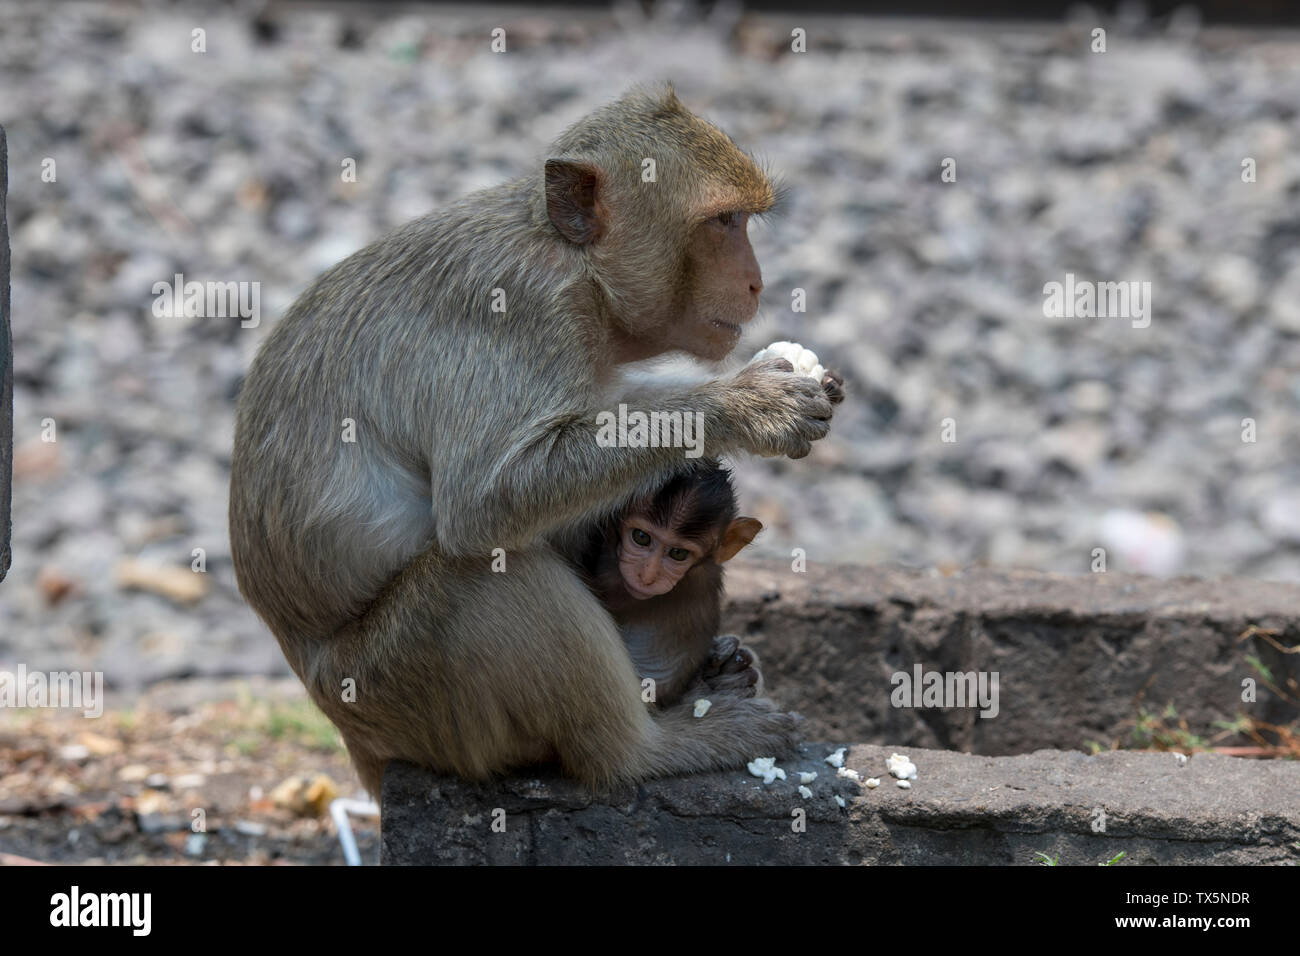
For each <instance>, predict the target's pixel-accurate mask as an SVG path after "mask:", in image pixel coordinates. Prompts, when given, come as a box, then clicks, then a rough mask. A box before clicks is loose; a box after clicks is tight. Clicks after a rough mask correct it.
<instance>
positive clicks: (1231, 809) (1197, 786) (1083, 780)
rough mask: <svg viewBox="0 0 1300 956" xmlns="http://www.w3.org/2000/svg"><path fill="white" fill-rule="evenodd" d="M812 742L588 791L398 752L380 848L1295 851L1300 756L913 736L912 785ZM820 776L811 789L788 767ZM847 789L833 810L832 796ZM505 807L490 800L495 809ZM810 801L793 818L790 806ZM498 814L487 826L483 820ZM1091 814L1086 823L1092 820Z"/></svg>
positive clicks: (867, 752)
mask: <svg viewBox="0 0 1300 956" xmlns="http://www.w3.org/2000/svg"><path fill="white" fill-rule="evenodd" d="M831 749H832V748H831V747H830V746H829V745H821V744H810V745H808V746H807V747H806V748H805V753H804V755H803V756H801V757H799V758H798V759H790V760H787V761H785V762H784V763H782V765H781V766H782V767H783V768H784V769H785V771H786V773H787V775H788V778H787V779H786V780H785V781H780V780H778V781H775V782H773V783H772V784H770V785H764V784H763V783H762V782H761V781H760V780H758V779H757V778H755V777H752V776H750V775H749V774H747V773H745V772H744V771H733V772H727V773H715V774H701V775H698V776H693V777H678V778H671V779H665V780H654V781H650V782H648V783H646V784H644V785H643V786H640V787H637V788H636V789H635V790H630V789H629V790H628V791H626V792H623V793H616V794H611V795H608V796H607V797H604V798H600V799H597V798H593V797H592V796H590V795H588V794H587V793H585V792H584V791H583V790H582V789H581V788H580V787H578V786H577V785H575V784H573V783H572V782H570V781H567V780H564V779H561V778H558V777H555V776H542V777H519V778H511V779H508V780H503V781H501V782H499V783H496V784H493V785H490V786H480V785H474V784H467V783H464V782H463V781H459V780H456V779H454V778H446V777H435V776H433V775H431V774H428V773H426V772H425V771H423V770H420V769H419V768H416V767H412V766H410V765H409V764H394V765H392V766H391V767H390V768H389V772H388V774H387V776H386V777H385V779H384V794H383V807H384V818H383V834H382V843H381V851H380V852H381V860H382V862H383V863H384V864H387V865H400V864H422V865H433V864H518V865H536V864H585V865H592V864H727V863H732V864H763V863H771V864H787V865H788V864H846V863H851V864H861V863H869V864H912V865H918V864H960V865H1013V864H1033V863H1035V862H1036V857H1035V854H1036V853H1038V852H1043V853H1046V854H1048V855H1049V856H1051V857H1059V859H1060V863H1061V864H1062V865H1067V864H1071V865H1092V864H1097V863H1101V862H1104V861H1106V860H1109V859H1111V858H1112V857H1114V856H1115V855H1116V854H1118V853H1121V852H1123V853H1125V854H1126V856H1125V857H1124V859H1123V860H1122V861H1121V862H1122V864H1123V865H1133V864H1152V863H1163V864H1293V865H1294V864H1297V863H1300V763H1295V762H1282V761H1248V760H1240V759H1235V758H1231V757H1220V756H1214V755H1196V756H1193V757H1191V758H1190V759H1188V760H1187V762H1186V763H1181V764H1180V762H1179V761H1178V759H1177V758H1176V757H1175V756H1174V755H1173V754H1150V753H1125V752H1108V753H1103V754H1100V755H1098V756H1095V757H1090V756H1086V755H1084V754H1082V753H1078V752H1071V753H1062V752H1056V751H1043V752H1039V753H1034V754H1025V755H1021V756H1017V757H977V756H970V755H966V754H955V753H948V752H944V751H931V750H915V749H913V750H909V751H907V753H908V755H909V756H910V757H911V758H912V760H913V761H914V762H915V763H916V764H917V766H918V768H919V777H918V779H917V780H916V781H915V782H914V784H913V786H912V789H911V790H900V789H898V787H897V786H895V782H894V781H893V779H892V778H890V777H888V775H887V774H886V772H885V759H886V757H888V756H889V754H890V752H891V748H888V747H875V746H856V747H852V748H851V749H850V750H849V753H848V754H847V757H846V761H845V765H846V766H848V767H851V768H853V769H856V770H859V771H860V772H861V773H862V776H863V778H864V779H865V778H866V777H868V776H873V775H874V776H878V777H880V778H881V786H880V787H879V788H878V789H875V790H867V789H865V788H862V787H860V786H859V785H858V784H856V783H854V782H853V781H851V780H848V779H845V778H842V777H837V776H836V773H835V770H834V769H833V768H831V767H830V766H828V765H827V764H826V763H825V762H824V761H823V759H822V758H823V757H824V756H825V755H826V754H827V753H829V752H830V750H831ZM800 770H812V771H816V772H817V774H818V776H817V779H816V780H815V781H813V783H812V784H811V785H810V789H811V790H812V791H813V796H812V798H811V799H807V800H805V799H803V798H802V797H800V796H799V794H798V792H797V790H796V788H797V786H798V775H797V771H800ZM836 794H838V795H840V796H842V797H843V798H844V800H845V803H846V804H847V806H846V808H844V809H841V808H840V807H839V806H838V805H837V804H836V802H835V800H834V796H835V795H836ZM498 808H499V809H500V810H502V811H504V816H502V815H501V813H499V812H497V813H494V811H496V810H497V809H498ZM800 808H802V809H803V810H804V811H805V812H806V828H805V830H804V832H795V830H794V829H793V826H794V824H795V822H796V817H795V815H794V814H795V811H797V810H798V809H800ZM494 819H501V820H504V824H505V830H504V832H494V831H493V828H492V824H493V820H494ZM1094 828H1097V829H1094Z"/></svg>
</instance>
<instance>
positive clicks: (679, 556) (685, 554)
mask: <svg viewBox="0 0 1300 956" xmlns="http://www.w3.org/2000/svg"><path fill="white" fill-rule="evenodd" d="M690 556H691V553H690V552H689V551H687V550H686V549H685V548H669V549H668V557H670V558H672V559H673V560H674V561H685V560H686V559H688V558H689V557H690Z"/></svg>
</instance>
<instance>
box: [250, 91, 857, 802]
mask: <svg viewBox="0 0 1300 956" xmlns="http://www.w3.org/2000/svg"><path fill="white" fill-rule="evenodd" d="M549 155H550V157H551V158H549V159H547V160H546V162H545V164H544V166H542V167H541V168H539V169H538V170H537V171H536V172H534V173H532V174H531V175H528V176H526V177H524V178H523V179H520V180H516V181H514V182H510V183H506V184H504V185H501V186H497V187H494V188H491V189H487V190H484V191H482V192H478V193H475V194H473V195H471V196H468V197H466V198H465V199H463V200H461V201H459V202H456V203H454V204H452V205H450V206H448V207H447V208H445V209H442V210H441V211H438V212H435V213H431V214H430V215H428V216H425V217H422V218H420V219H417V220H415V221H413V222H411V223H408V224H407V225H405V226H403V227H402V228H400V229H398V230H397V231H396V232H394V233H392V234H391V235H389V236H387V237H385V238H383V239H380V240H378V241H377V242H375V243H373V244H371V245H369V246H367V247H366V248H364V249H362V250H361V251H359V252H357V253H356V254H354V255H352V256H350V257H349V258H347V259H345V260H344V261H343V262H341V263H340V264H338V265H337V266H335V267H334V268H332V269H330V270H329V271H327V272H326V273H325V274H324V275H322V276H321V277H320V278H318V279H317V280H316V282H315V283H314V284H313V285H312V286H311V287H310V288H309V289H308V290H307V291H306V292H304V293H303V295H302V296H301V297H300V298H299V299H298V300H297V302H295V303H294V305H293V306H292V307H291V308H290V309H289V310H288V312H287V313H286V315H285V316H284V318H283V319H282V320H281V321H280V323H279V324H278V326H277V327H276V328H275V330H274V331H273V332H272V333H271V335H270V336H269V337H268V338H267V340H266V342H265V343H264V344H263V346H262V348H261V351H260V353H259V355H258V357H257V359H256V361H255V362H254V363H253V366H252V368H251V370H250V371H249V374H248V377H247V380H246V381H245V384H244V389H243V393H242V394H241V396H240V399H239V409H238V416H237V421H236V429H235V448H234V456H233V460H232V463H231V472H232V473H231V488H230V534H231V546H232V554H233V557H234V561H235V570H236V572H237V575H238V579H239V586H240V590H241V591H242V592H243V594H244V596H245V597H246V598H247V600H248V602H249V603H250V604H251V605H252V606H253V608H254V609H255V610H256V611H257V612H258V613H259V614H260V615H261V616H262V617H263V619H265V621H266V622H267V624H268V625H269V626H270V628H271V630H272V631H274V632H275V635H276V637H277V638H278V640H279V642H280V646H281V648H282V649H283V650H284V653H285V656H286V657H287V658H288V660H289V663H290V664H291V665H292V667H293V668H294V670H295V672H296V673H297V674H298V676H299V677H300V678H301V679H302V681H303V683H304V684H305V685H306V687H307V689H308V691H309V692H310V694H311V696H312V698H313V699H314V700H315V701H316V703H317V704H319V705H320V707H321V709H322V710H324V712H325V713H326V714H327V715H328V716H329V718H330V719H331V720H333V721H334V723H335V724H337V725H338V727H339V730H340V731H341V732H342V735H343V739H344V740H345V742H346V743H347V746H348V750H349V752H350V753H351V755H352V759H353V761H354V763H355V764H356V767H357V770H358V772H359V773H360V775H361V780H362V782H363V783H364V784H365V786H366V787H367V789H369V790H370V791H371V792H372V793H378V792H379V789H380V781H381V779H382V776H383V768H384V765H385V764H386V763H387V761H389V760H390V759H394V758H402V759H405V760H410V761H413V762H415V763H419V764H423V765H425V766H428V767H431V768H434V769H436V770H439V771H445V772H454V773H456V774H459V775H461V776H465V777H470V778H483V777H486V776H488V775H490V774H493V773H496V772H499V771H504V770H506V769H508V768H511V767H516V766H520V765H526V764H531V763H537V762H542V761H549V760H558V761H559V763H560V764H561V766H562V767H563V769H564V770H565V772H567V773H568V774H570V775H572V776H574V777H576V778H578V779H580V780H583V781H585V782H587V783H588V784H590V785H593V786H604V785H609V784H613V783H617V782H625V781H633V780H637V779H642V778H646V777H650V776H655V775H663V774H673V773H680V772H685V771H696V770H707V769H717V768H723V767H732V766H737V767H738V766H742V765H743V764H744V763H745V761H746V760H749V759H751V758H752V757H754V756H755V755H757V754H774V753H778V752H781V751H785V750H787V749H788V748H790V747H791V746H793V744H794V742H795V739H796V735H795V726H796V721H795V718H794V717H793V716H792V715H790V714H785V713H781V712H779V711H778V710H776V708H775V707H774V705H773V704H772V703H771V702H770V701H767V700H764V699H761V698H753V697H746V696H744V695H743V694H739V693H735V694H730V693H717V694H714V695H713V696H712V700H713V709H712V710H710V712H709V715H708V719H707V720H696V719H694V718H693V717H692V716H691V709H690V705H689V703H688V702H683V703H682V704H680V705H678V706H677V707H669V708H664V709H658V708H654V709H652V708H648V707H647V706H646V705H645V704H644V703H642V701H641V696H640V683H639V680H638V678H637V674H636V671H635V669H634V668H633V666H632V661H631V658H630V657H629V655H628V651H627V649H626V647H625V646H624V644H623V641H622V638H621V637H620V635H619V631H618V628H617V627H616V626H615V625H614V622H613V620H612V619H611V617H610V615H609V613H608V612H607V611H606V610H605V609H604V608H603V607H601V604H600V602H599V600H597V598H596V597H595V595H594V594H592V593H591V591H590V590H589V589H588V588H587V586H586V585H585V584H584V582H583V580H582V578H581V576H580V575H579V574H578V573H577V572H576V571H575V569H574V568H573V566H572V565H571V564H570V563H569V561H568V560H567V559H566V558H565V557H564V556H563V555H561V554H560V553H559V552H557V550H556V549H555V547H554V546H553V545H552V543H551V542H552V541H553V540H555V539H556V536H559V535H563V534H565V533H566V529H573V528H587V527H590V525H591V524H592V523H593V522H594V521H595V520H596V518H598V517H599V516H600V515H602V514H609V513H611V512H612V511H614V510H616V509H618V508H619V507H620V505H621V504H623V503H625V502H627V501H629V500H636V499H638V498H641V497H643V496H644V495H646V494H648V493H649V492H652V491H653V490H654V489H656V488H658V487H660V486H661V485H662V484H663V483H664V482H665V481H667V479H668V478H670V477H671V476H672V475H673V474H674V473H675V472H676V471H678V470H680V469H681V468H682V467H683V465H684V464H685V461H684V459H683V453H682V449H680V448H671V447H605V446H604V445H602V444H600V443H598V442H597V441H596V440H595V435H596V415H597V413H598V412H599V411H601V410H609V409H616V408H618V406H619V404H620V403H625V404H626V405H627V407H628V408H629V409H641V410H647V411H656V412H659V413H661V414H662V413H672V412H681V413H695V412H698V413H700V414H702V416H703V421H704V423H705V426H706V435H707V443H708V454H709V455H711V456H720V455H726V454H732V453H736V452H751V453H753V454H758V455H787V456H789V457H791V458H802V457H803V456H805V455H807V454H808V452H809V450H810V448H811V443H812V442H814V441H816V440H817V439H819V438H821V437H823V436H824V435H825V434H826V431H827V429H828V427H829V423H830V418H831V403H830V401H829V400H828V398H827V396H826V394H825V392H824V391H823V388H822V386H821V385H819V384H818V382H816V381H815V380H813V379H810V378H807V377H801V376H798V375H795V374H793V371H792V366H791V364H790V363H789V362H787V361H783V360H780V359H774V360H769V361H761V362H755V363H751V364H750V365H748V366H746V367H744V368H743V369H741V370H740V371H739V372H737V373H735V374H733V375H729V376H726V377H723V378H719V379H716V380H713V381H709V382H706V383H704V384H701V385H695V386H683V385H680V384H676V385H669V384H664V385H640V386H629V385H627V384H626V383H623V382H621V381H620V379H621V375H620V374H619V373H620V369H619V366H620V365H622V364H624V363H628V362H632V361H636V360H639V359H644V358H649V357H652V356H656V355H661V354H664V353H668V352H672V351H681V352H687V353H690V354H692V355H694V356H697V357H699V358H703V359H721V358H722V357H724V356H725V355H727V353H729V352H730V351H731V350H732V348H733V347H734V346H735V344H736V342H737V339H738V338H739V336H740V328H741V326H742V325H743V324H745V323H746V322H748V321H749V320H750V319H751V318H752V317H753V315H754V312H755V310H756V308H757V306H758V294H759V291H760V290H761V289H762V286H763V283H762V279H761V277H760V273H759V267H758V263H757V261H756V260H755V258H754V253H753V251H752V249H751V248H750V245H749V239H748V238H747V236H746V232H745V229H746V223H747V222H748V219H749V217H750V216H751V215H753V214H757V213H762V212H764V211H765V210H767V209H769V208H770V207H771V206H772V204H773V201H774V198H775V197H774V193H773V188H772V186H771V184H770V183H769V182H768V179H767V177H766V176H764V175H763V173H762V172H761V171H760V169H759V168H758V166H757V165H755V163H754V162H753V161H752V160H751V159H750V158H749V157H748V156H747V155H746V154H745V153H743V152H741V151H740V149H739V148H737V147H736V145H735V144H734V143H733V142H732V141H731V140H730V139H729V138H728V137H727V136H726V134H724V133H722V132H721V131H720V130H718V129H717V128H715V127H713V126H711V125H709V124H708V123H706V122H704V121H703V120H701V119H699V118H697V117H696V116H694V115H692V114H691V113H690V112H688V111H687V110H686V109H685V108H684V107H683V106H682V105H681V103H680V102H678V100H677V97H676V96H675V95H674V94H673V92H672V90H671V88H669V89H666V90H664V91H659V92H646V91H636V92H633V93H631V94H629V95H627V96H625V97H624V98H622V99H620V100H618V101H617V102H615V103H612V104H610V105H608V106H605V107H603V108H601V109H599V110H597V111H595V112H594V113H592V114H591V115H589V116H587V117H586V118H585V119H582V120H580V121H579V122H578V123H576V124H575V125H574V126H573V127H571V128H570V129H569V130H568V131H567V132H565V133H564V134H563V135H562V136H561V137H560V138H559V139H558V140H557V141H556V142H555V144H554V145H553V147H552V149H551V151H550V154H549ZM647 158H653V159H654V160H655V169H656V176H655V178H654V181H651V182H647V181H643V178H642V169H643V161H644V160H645V159H647ZM502 307H503V308H504V311H501V308H502ZM345 419H350V420H351V421H352V422H353V423H354V426H352V425H349V426H347V429H346V432H345V424H344V422H345ZM353 431H355V440H347V441H345V440H342V439H343V437H344V436H345V434H346V435H347V437H349V438H350V437H351V435H352V432H353ZM606 444H608V443H606ZM494 549H502V551H503V552H504V557H505V561H504V563H505V570H504V573H496V572H494V571H493V564H494V557H493V551H494ZM499 556H500V553H498V557H499ZM497 563H498V566H499V562H497Z"/></svg>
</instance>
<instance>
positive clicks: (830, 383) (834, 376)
mask: <svg viewBox="0 0 1300 956" xmlns="http://www.w3.org/2000/svg"><path fill="white" fill-rule="evenodd" d="M822 388H823V389H825V390H826V397H827V398H829V399H830V400H831V404H832V405H838V404H839V403H840V402H842V401H844V376H843V375H841V374H840V373H839V372H832V371H830V370H829V369H828V370H827V371H826V374H825V375H823V376H822Z"/></svg>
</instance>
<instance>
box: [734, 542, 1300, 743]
mask: <svg viewBox="0 0 1300 956" xmlns="http://www.w3.org/2000/svg"><path fill="white" fill-rule="evenodd" d="M733 565H734V566H733ZM733 565H728V567H732V568H733V570H731V571H729V572H728V576H727V593H728V596H729V606H728V610H727V614H726V617H725V619H724V622H723V626H724V629H725V630H728V631H731V632H734V633H736V634H739V635H741V636H742V637H743V638H744V639H745V641H746V642H747V643H749V644H751V645H752V646H753V647H754V648H755V649H756V650H757V651H758V652H759V654H760V655H761V657H762V660H763V673H764V675H765V677H766V679H767V685H768V692H769V693H770V695H771V696H772V697H773V698H775V699H776V700H777V701H778V702H780V703H781V704H782V705H783V706H785V707H787V708H789V709H791V710H797V711H798V712H800V713H801V714H803V715H804V716H805V717H806V718H808V722H809V727H808V735H809V737H811V738H814V739H817V738H822V739H840V740H860V741H866V740H894V741H899V742H900V743H902V744H905V745H907V746H913V747H933V748H943V749H950V750H965V751H970V752H973V753H984V754H994V755H997V754H1014V753H1028V752H1030V751H1033V750H1040V749H1044V748H1058V749H1077V748H1084V747H1085V746H1086V745H1087V743H1088V742H1089V741H1093V740H1095V741H1099V742H1101V743H1102V744H1103V745H1104V746H1107V747H1109V746H1110V744H1111V742H1112V741H1119V742H1120V743H1122V744H1129V743H1131V742H1132V741H1131V739H1130V737H1131V732H1132V729H1133V720H1134V717H1135V716H1136V714H1137V712H1138V709H1139V707H1145V708H1146V709H1147V710H1148V711H1153V712H1155V713H1162V712H1163V711H1164V708H1165V707H1166V705H1172V706H1173V708H1174V710H1175V711H1176V712H1177V716H1178V718H1180V719H1184V720H1186V721H1187V724H1188V728H1189V729H1190V730H1191V731H1192V732H1193V733H1196V734H1199V735H1202V736H1203V737H1205V738H1206V739H1208V738H1210V737H1212V736H1213V735H1214V734H1215V733H1217V732H1218V730H1219V728H1218V726H1217V725H1216V722H1217V721H1231V720H1233V719H1235V718H1236V717H1237V716H1238V715H1239V714H1246V715H1248V716H1251V717H1254V718H1256V719H1258V720H1262V721H1267V722H1270V723H1275V724H1286V723H1290V722H1291V721H1293V720H1295V719H1296V718H1297V716H1300V710H1298V709H1297V707H1296V706H1295V705H1294V704H1293V703H1290V702H1288V701H1287V700H1285V699H1284V698H1283V697H1282V696H1280V695H1278V694H1275V693H1273V692H1272V691H1270V690H1269V689H1268V688H1267V687H1266V686H1265V685H1264V683H1263V682H1262V681H1261V680H1260V674H1259V672H1258V671H1257V670H1256V668H1255V667H1253V666H1252V665H1251V664H1250V663H1249V662H1248V660H1247V658H1248V657H1257V658H1258V659H1259V660H1260V662H1261V663H1263V664H1264V665H1265V666H1266V667H1267V668H1268V669H1269V671H1270V672H1271V674H1272V675H1273V680H1274V682H1275V684H1276V686H1278V687H1280V688H1281V689H1283V690H1284V691H1285V692H1286V694H1287V695H1288V696H1289V697H1290V698H1291V700H1292V701H1294V700H1297V699H1300V655H1297V654H1286V653H1283V652H1282V651H1280V650H1279V649H1278V648H1277V647H1276V646H1274V644H1273V643H1271V641H1273V642H1277V643H1279V644H1281V645H1282V646H1295V645H1297V644H1300V625H1298V624H1297V622H1300V586H1297V585H1294V584H1285V583H1275V582H1263V581H1251V580H1244V579H1223V580H1218V581H1207V580H1199V579H1191V578H1181V579H1174V580H1160V579H1155V578H1145V577H1140V576H1135V575H1122V574H1115V573H1110V574H1092V575H1073V576H1071V575H1057V574H1039V573H1033V572H1017V571H1000V570H992V569H987V568H977V569H970V570H966V571H964V572H959V573H952V574H940V573H938V572H935V571H923V570H903V569H897V568H885V567H856V566H849V565H843V566H828V565H817V566H812V565H810V566H809V567H808V570H807V571H806V572H805V573H794V572H792V571H791V570H790V566H789V564H787V563H782V562H763V563H756V562H749V563H742V562H739V561H737V562H734V563H733ZM1252 625H1254V627H1255V628H1256V629H1257V630H1254V631H1250V635H1251V636H1248V637H1246V638H1245V639H1244V640H1243V639H1242V635H1243V634H1245V633H1247V632H1248V629H1250V628H1251V626H1252ZM1258 629H1263V630H1265V631H1268V632H1271V633H1268V634H1267V635H1265V634H1261V633H1260V631H1259V630H1258ZM918 663H919V664H921V665H922V666H923V668H924V669H925V670H926V671H931V670H938V671H945V672H947V671H960V672H969V671H977V672H979V671H986V672H993V671H996V672H998V674H999V701H998V704H999V708H998V714H997V716H996V717H992V718H987V719H986V718H977V717H976V716H975V711H974V710H973V709H971V708H950V709H911V708H896V707H893V706H891V704H890V692H891V691H892V690H893V688H894V685H893V684H892V683H891V676H892V675H893V674H895V673H899V672H908V673H910V672H912V670H913V668H914V666H915V665H916V664H918ZM1244 680H1252V681H1254V682H1255V689H1256V692H1257V699H1256V700H1255V701H1254V702H1253V703H1248V702H1244V701H1243V700H1242V692H1243V686H1242V682H1243V681H1244Z"/></svg>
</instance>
